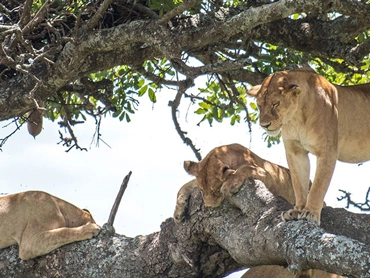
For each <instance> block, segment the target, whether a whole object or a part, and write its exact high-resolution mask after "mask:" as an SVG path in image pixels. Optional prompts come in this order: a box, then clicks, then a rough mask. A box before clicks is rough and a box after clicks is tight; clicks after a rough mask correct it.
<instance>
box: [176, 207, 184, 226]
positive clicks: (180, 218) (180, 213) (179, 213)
mask: <svg viewBox="0 0 370 278" xmlns="http://www.w3.org/2000/svg"><path fill="white" fill-rule="evenodd" d="M173 220H174V221H175V223H176V224H180V223H182V222H184V220H185V207H181V208H177V207H176V210H175V212H174V213H173Z"/></svg>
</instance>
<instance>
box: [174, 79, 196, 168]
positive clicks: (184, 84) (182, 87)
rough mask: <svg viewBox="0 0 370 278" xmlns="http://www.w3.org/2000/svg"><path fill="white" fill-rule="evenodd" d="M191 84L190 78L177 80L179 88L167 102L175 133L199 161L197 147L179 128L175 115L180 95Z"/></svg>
mask: <svg viewBox="0 0 370 278" xmlns="http://www.w3.org/2000/svg"><path fill="white" fill-rule="evenodd" d="M192 85H193V80H191V79H190V80H189V79H188V80H185V82H184V81H181V82H179V90H178V92H177V94H176V97H175V99H174V100H173V101H170V102H169V103H168V105H169V106H170V107H171V114H172V121H173V123H174V124H175V128H176V131H177V133H178V134H179V135H180V137H181V139H182V141H183V142H184V143H185V144H186V145H188V146H189V147H190V148H191V149H192V151H193V152H194V154H195V156H196V157H197V159H198V160H199V161H200V160H202V156H201V155H200V153H199V149H197V148H196V147H195V146H194V144H193V141H191V139H190V138H188V137H186V136H185V134H186V132H184V131H182V130H181V127H180V124H179V122H178V120H177V116H176V112H177V108H178V107H179V105H180V100H181V97H182V95H183V94H184V93H185V91H186V90H187V89H188V88H189V87H190V86H192Z"/></svg>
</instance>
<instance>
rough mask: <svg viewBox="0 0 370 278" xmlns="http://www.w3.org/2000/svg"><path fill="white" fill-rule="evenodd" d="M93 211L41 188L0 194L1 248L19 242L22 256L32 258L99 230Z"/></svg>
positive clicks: (87, 236) (94, 233)
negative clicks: (79, 206)
mask: <svg viewBox="0 0 370 278" xmlns="http://www.w3.org/2000/svg"><path fill="white" fill-rule="evenodd" d="M99 230H100V227H99V226H98V225H96V224H95V221H94V219H93V218H92V216H91V214H90V213H89V212H88V211H86V210H82V209H79V208H77V207H75V206H74V205H72V204H70V203H68V202H66V201H63V200H61V199H59V198H57V197H55V196H52V195H50V194H48V193H45V192H41V191H27V192H22V193H18V194H12V195H7V196H4V197H0V248H5V247H8V246H10V245H13V244H18V245H19V257H20V258H21V259H22V260H28V259H32V258H34V257H37V256H41V255H44V254H46V253H49V252H50V251H52V250H54V249H56V248H58V247H60V246H62V245H65V244H68V243H71V242H74V241H80V240H85V239H90V238H92V237H93V236H96V235H97V234H98V233H99Z"/></svg>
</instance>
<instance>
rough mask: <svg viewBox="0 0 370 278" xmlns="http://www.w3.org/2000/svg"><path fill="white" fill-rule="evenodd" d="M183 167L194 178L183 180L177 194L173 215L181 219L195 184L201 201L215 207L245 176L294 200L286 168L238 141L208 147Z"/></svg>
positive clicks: (288, 199) (287, 198)
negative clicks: (202, 157) (207, 149)
mask: <svg viewBox="0 0 370 278" xmlns="http://www.w3.org/2000/svg"><path fill="white" fill-rule="evenodd" d="M184 168H185V171H186V172H188V173H189V174H190V175H193V176H195V178H196V179H194V180H192V181H190V182H188V183H186V184H185V185H183V187H182V188H181V189H180V191H179V193H178V195H177V203H176V209H175V213H174V219H175V221H176V223H180V222H182V220H183V217H184V213H185V209H186V205H187V200H188V198H189V196H190V195H191V193H192V192H193V190H194V188H195V187H197V186H198V187H199V189H200V190H201V192H202V195H203V200H204V204H205V205H206V206H209V207H218V206H219V205H220V204H221V203H222V201H223V200H224V197H225V196H228V195H231V194H234V193H236V192H238V191H239V188H240V187H241V186H242V185H243V183H244V181H245V180H246V178H254V179H258V180H260V181H262V182H263V183H264V184H265V185H266V187H267V188H268V189H269V190H270V191H271V193H273V194H275V195H279V196H281V197H283V198H285V199H286V200H287V201H288V202H290V203H294V200H295V198H294V192H293V187H292V182H291V179H290V171H289V169H287V168H285V167H283V166H279V165H277V164H274V163H272V162H269V161H267V160H265V159H263V158H261V157H259V156H258V155H256V154H255V153H253V152H252V151H251V150H249V149H247V148H245V147H243V146H242V145H239V144H231V145H225V146H220V147H217V148H214V149H213V150H211V151H210V152H209V153H208V154H207V156H206V157H205V158H204V159H203V160H202V161H200V162H193V161H185V162H184Z"/></svg>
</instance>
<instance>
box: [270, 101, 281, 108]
mask: <svg viewBox="0 0 370 278" xmlns="http://www.w3.org/2000/svg"><path fill="white" fill-rule="evenodd" d="M279 104H280V101H278V102H276V103H273V104H272V109H275V108H276V107H278V106H279Z"/></svg>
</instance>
